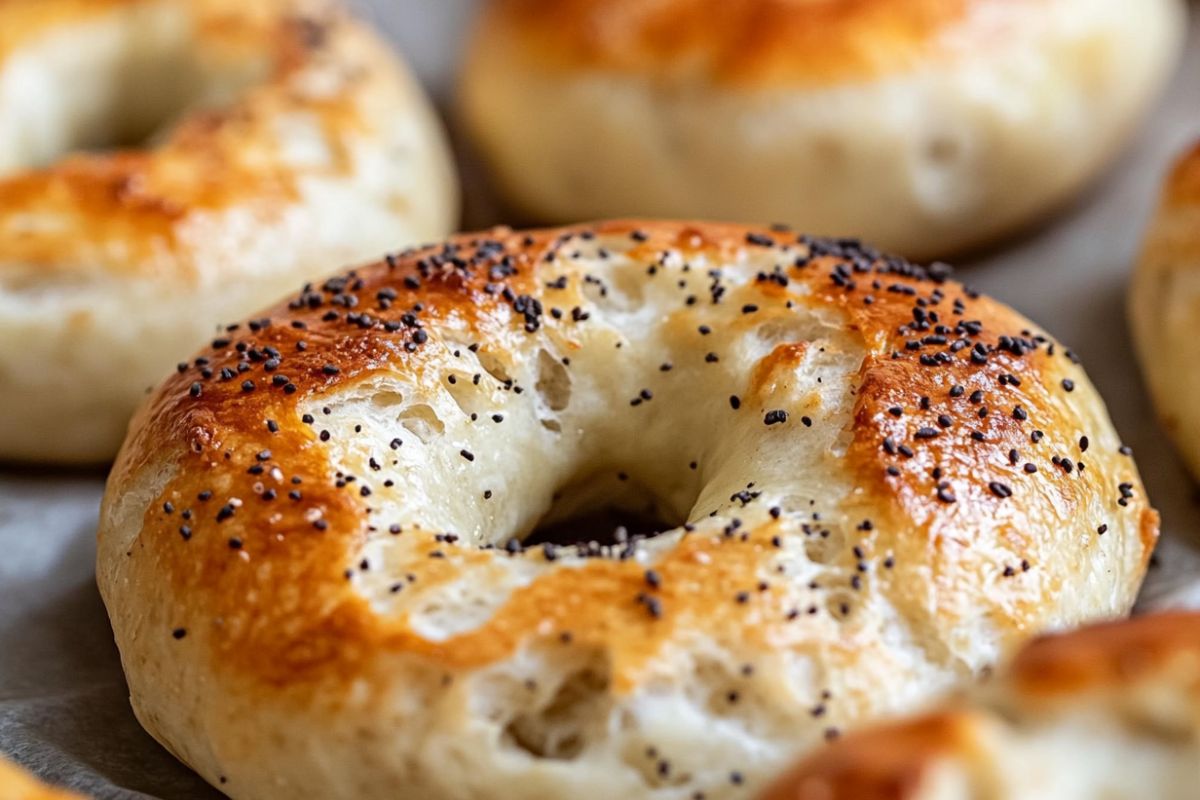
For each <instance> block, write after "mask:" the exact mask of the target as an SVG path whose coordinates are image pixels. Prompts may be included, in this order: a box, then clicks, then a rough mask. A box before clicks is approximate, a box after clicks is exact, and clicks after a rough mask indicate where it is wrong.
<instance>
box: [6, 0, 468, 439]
mask: <svg viewBox="0 0 1200 800" xmlns="http://www.w3.org/2000/svg"><path fill="white" fill-rule="evenodd" d="M167 120H173V121H172V122H170V124H169V125H167V127H165V128H164V129H163V131H162V132H161V133H159V134H156V135H155V136H154V141H153V142H152V143H151V144H150V145H148V146H145V147H135V148H133V149H121V150H117V151H114V152H108V153H81V154H72V155H67V156H65V157H61V158H60V155H61V154H63V153H66V152H68V151H73V150H75V149H77V148H80V147H87V146H91V147H95V146H103V145H113V144H121V143H125V142H133V141H137V140H140V139H141V138H142V137H144V136H146V135H149V134H150V133H151V131H153V130H154V128H155V127H156V126H157V125H160V124H164V122H165V121H167ZM56 159H57V160H56ZM456 203H457V200H456V189H455V187H454V184H453V176H452V169H451V164H450V160H449V156H448V153H447V151H446V148H445V144H444V142H443V139H442V135H441V132H440V131H439V129H438V125H437V123H436V121H435V118H434V116H433V114H432V112H431V110H430V108H429V106H428V104H427V102H426V100H425V98H424V97H423V95H422V94H421V91H420V89H419V88H418V87H417V85H416V84H415V83H414V82H413V80H412V79H411V78H410V76H409V74H408V73H407V71H406V69H405V67H404V66H403V65H402V64H401V63H400V62H399V61H398V60H397V59H396V57H395V56H394V55H393V53H392V52H391V51H390V50H389V49H388V48H387V47H386V46H385V45H384V44H383V43H382V42H381V41H379V40H378V39H377V38H376V37H375V35H374V34H373V33H371V32H370V31H369V30H368V29H366V28H365V27H363V26H362V25H360V24H359V23H357V22H355V21H353V20H351V19H349V18H347V17H346V16H344V15H343V14H342V13H341V12H340V11H339V10H337V8H336V6H334V5H331V4H329V3H323V2H303V0H297V1H296V2H290V1H286V0H269V1H268V2H259V1H258V0H255V2H245V1H244V0H111V1H109V2H83V1H82V0H15V1H12V0H10V2H4V3H0V385H3V387H4V391H3V392H0V459H27V460H55V461H98V460H102V459H107V458H110V457H112V455H113V454H114V453H115V451H116V449H117V447H118V446H119V444H120V441H121V437H122V436H123V434H124V430H125V426H126V424H127V422H128V419H129V415H130V414H131V413H132V410H133V408H134V406H135V404H136V403H137V401H138V400H139V398H140V397H141V396H142V395H143V393H144V392H145V390H146V389H147V388H148V387H150V386H151V385H153V384H154V383H155V382H157V381H158V380H160V379H161V378H162V376H163V374H165V373H166V372H167V371H168V370H169V369H170V367H171V366H172V365H173V364H174V362H175V360H176V359H177V358H178V357H180V356H182V355H184V354H186V353H188V352H189V351H191V350H192V349H194V348H195V347H198V346H199V345H200V344H201V343H202V342H203V341H205V340H206V339H208V338H211V337H212V336H213V335H214V334H215V333H216V330H215V324H216V322H217V321H218V320H219V319H220V318H221V315H233V316H241V315H243V314H248V313H250V312H251V311H252V310H253V309H255V308H257V307H260V306H262V305H263V304H264V303H267V302H269V301H270V300H272V299H273V298H275V297H278V296H279V295H280V294H282V293H283V292H284V291H286V290H287V289H288V287H291V286H293V285H295V283H296V281H298V280H300V281H302V280H304V279H305V278H307V277H311V276H313V275H314V274H315V273H317V272H318V271H319V272H324V271H326V270H328V269H329V268H330V266H331V265H334V264H339V263H350V262H355V261H359V260H361V259H364V258H367V257H374V256H375V255H377V254H378V253H380V252H383V251H384V249H385V248H387V247H391V246H395V245H396V244H397V243H406V242H412V241H420V240H429V239H433V238H437V237H439V236H441V235H443V234H444V233H446V232H447V231H448V230H449V229H450V228H451V227H452V225H453V222H454V219H455V214H456ZM224 318H225V319H229V318H230V317H229V316H225V317H224Z"/></svg>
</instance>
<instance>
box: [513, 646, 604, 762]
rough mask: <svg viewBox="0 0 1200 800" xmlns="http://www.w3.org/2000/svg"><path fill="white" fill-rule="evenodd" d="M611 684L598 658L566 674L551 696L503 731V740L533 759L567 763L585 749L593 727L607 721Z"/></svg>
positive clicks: (522, 713) (520, 715) (515, 717)
mask: <svg viewBox="0 0 1200 800" xmlns="http://www.w3.org/2000/svg"><path fill="white" fill-rule="evenodd" d="M610 683H611V680H610V675H609V670H608V667H607V665H606V663H605V662H604V661H603V660H602V659H601V658H599V657H597V658H594V659H592V660H591V661H590V662H589V663H587V664H586V665H584V666H583V667H581V668H579V669H577V670H575V671H573V672H571V673H569V674H568V675H567V676H566V677H565V678H564V679H563V681H562V682H561V683H559V685H558V687H557V688H556V689H555V690H554V692H553V694H551V695H550V696H549V698H548V699H547V700H545V701H544V702H542V703H535V704H534V707H533V708H531V709H529V710H526V711H523V712H521V713H519V714H517V715H516V716H514V717H513V718H512V719H511V720H509V722H508V724H507V725H506V726H505V727H504V738H505V740H506V741H507V742H508V743H509V744H511V745H512V746H513V747H515V748H517V749H519V750H523V751H524V752H526V753H528V754H529V755H531V756H533V757H534V758H539V759H554V760H569V759H572V758H576V757H577V756H579V754H580V753H582V752H583V751H584V749H586V747H587V744H588V739H589V735H590V734H591V733H592V731H593V730H595V729H596V726H597V723H598V722H600V721H603V720H605V719H607V717H608V714H607V708H606V706H607V698H608V692H609V685H610Z"/></svg>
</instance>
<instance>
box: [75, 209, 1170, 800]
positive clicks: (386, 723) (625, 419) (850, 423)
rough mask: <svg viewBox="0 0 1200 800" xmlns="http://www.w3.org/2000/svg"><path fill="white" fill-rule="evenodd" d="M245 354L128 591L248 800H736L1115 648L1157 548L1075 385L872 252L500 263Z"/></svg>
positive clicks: (510, 239) (145, 703) (402, 283)
mask: <svg viewBox="0 0 1200 800" xmlns="http://www.w3.org/2000/svg"><path fill="white" fill-rule="evenodd" d="M255 320H256V321H255V322H254V324H253V326H247V325H244V324H243V325H240V326H236V327H234V328H232V329H231V330H230V332H229V333H228V334H225V335H223V336H222V337H221V338H220V339H219V340H217V341H214V342H213V343H212V346H210V347H208V348H205V349H204V350H203V351H201V353H200V354H199V355H198V356H197V358H196V359H194V360H192V361H190V362H189V363H188V365H187V367H186V369H184V370H183V371H182V372H180V373H178V374H176V375H173V376H171V377H170V378H169V379H168V380H167V381H166V382H165V383H163V384H162V385H161V386H160V387H159V388H158V389H157V391H156V392H155V393H154V395H153V396H152V397H151V399H150V400H149V401H148V403H147V404H145V405H144V406H143V407H142V409H141V410H140V411H139V412H138V415H137V417H136V418H135V421H134V422H133V424H132V426H131V430H130V435H129V438H128V439H127V441H126V443H125V445H124V447H123V448H122V450H121V454H120V455H119V457H118V459H117V462H116V464H115V466H114V469H113V472H112V474H111V476H110V478H109V483H108V487H107V491H106V494H105V499H104V503H103V508H102V511H101V521H100V532H99V554H98V560H97V573H98V580H99V585H100V589H101V593H102V595H103V597H104V601H105V603H106V605H107V608H108V612H109V615H110V618H111V620H112V624H113V629H114V631H115V634H116V640H117V644H118V646H119V648H120V651H121V657H122V661H123V664H124V667H125V670H126V675H127V677H128V680H129V685H130V691H131V695H132V704H133V708H134V710H135V711H136V713H137V715H138V718H139V719H140V720H141V722H142V724H143V725H144V726H145V727H146V729H147V730H148V731H149V732H150V733H151V734H152V735H154V736H155V737H156V738H157V739H158V740H159V741H160V742H162V743H163V744H164V745H165V746H166V747H167V748H168V749H169V750H170V751H171V752H173V753H174V754H175V755H177V756H178V757H179V758H180V759H182V760H183V761H185V762H186V763H187V764H189V765H190V766H191V767H192V768H194V769H195V770H196V771H197V772H199V773H200V774H201V775H202V776H203V777H204V778H206V779H207V780H209V781H211V782H212V783H213V784H214V785H217V786H219V787H220V789H221V790H222V791H223V792H225V793H226V794H228V795H230V796H231V797H235V798H268V797H282V796H287V797H293V798H310V797H311V798H339V797H355V798H360V797H391V796H395V795H396V794H398V793H400V792H403V793H404V794H405V796H407V797H414V798H418V797H419V798H459V797H492V798H535V797H538V798H541V797H573V798H593V797H595V798H612V797H656V798H688V797H692V796H693V795H694V793H695V792H703V793H705V794H706V796H708V797H710V798H715V797H723V796H726V795H728V794H730V793H733V794H739V793H742V792H744V791H746V790H747V789H748V788H749V787H753V786H755V785H758V783H759V781H760V780H761V779H762V777H763V776H764V775H770V774H772V773H773V772H774V771H775V770H777V769H778V768H779V767H780V766H781V765H782V764H783V763H784V761H785V760H786V759H787V758H788V757H789V756H790V755H791V754H792V753H794V752H795V751H796V750H797V749H799V748H803V747H806V746H810V745H812V744H814V743H816V742H819V741H820V740H821V739H822V738H823V737H826V736H834V735H836V733H837V731H839V730H840V729H841V728H842V727H843V726H846V725H852V724H854V723H855V722H857V721H859V720H860V719H863V718H866V717H868V716H871V715H874V714H879V713H883V712H888V711H896V710H899V709H903V708H907V707H909V706H911V705H913V704H914V703H916V702H917V701H919V700H921V699H923V698H925V697H926V696H928V695H930V694H932V693H934V692H937V691H940V690H942V689H944V688H946V687H948V686H950V685H953V684H955V683H957V682H959V681H962V680H965V679H967V678H969V677H970V676H972V675H974V674H976V673H978V672H980V671H981V670H984V669H986V668H988V667H989V666H990V665H991V664H993V663H994V662H996V661H997V660H999V659H1001V658H1003V657H1004V656H1005V654H1007V653H1008V652H1010V651H1011V650H1012V649H1013V648H1015V647H1016V646H1017V645H1018V644H1020V643H1021V642H1022V641H1023V640H1025V639H1026V638H1027V637H1029V636H1031V635H1033V634H1034V633H1037V632H1039V631H1043V630H1047V629H1055V628H1060V627H1064V626H1070V625H1075V624H1077V623H1080V622H1083V621H1086V620H1091V619H1096V618H1108V617H1113V616H1117V615H1121V614H1124V613H1126V612H1127V611H1128V610H1129V608H1130V605H1131V604H1132V602H1133V600H1134V596H1135V594H1136V591H1137V588H1138V585H1139V583H1140V581H1141V579H1142V577H1143V574H1144V570H1145V567H1146V563H1147V559H1148V557H1149V554H1150V551H1151V549H1152V547H1153V545H1154V542H1155V538H1156V536H1157V515H1156V514H1155V512H1154V511H1153V510H1152V509H1151V508H1150V507H1149V505H1148V504H1147V501H1146V498H1145V495H1144V492H1143V490H1142V487H1141V484H1140V482H1139V478H1138V474H1137V470H1136V467H1135V464H1134V462H1133V460H1132V459H1131V458H1130V457H1129V455H1128V454H1127V453H1128V451H1125V450H1124V449H1123V448H1122V446H1121V444H1120V442H1119V440H1118V438H1117V434H1116V433H1115V432H1114V430H1113V428H1112V425H1111V423H1110V421H1109V419H1108V417H1107V415H1106V412H1105V410H1104V406H1103V403H1102V401H1101V400H1100V398H1099V397H1098V396H1097V395H1096V393H1095V391H1094V389H1093V388H1092V386H1091V384H1090V383H1089V382H1088V380H1087V378H1086V376H1085V374H1084V372H1083V370H1082V369H1081V368H1080V367H1079V366H1078V365H1077V364H1076V363H1075V361H1074V360H1073V358H1072V356H1071V354H1070V352H1069V351H1068V350H1065V349H1063V348H1062V347H1061V346H1060V345H1058V344H1056V343H1055V342H1053V341H1052V340H1051V339H1049V338H1048V337H1046V336H1045V335H1044V334H1041V333H1039V332H1038V331H1037V329H1036V328H1035V327H1034V326H1033V324H1032V323H1030V322H1029V321H1028V320H1026V319H1024V318H1023V317H1021V316H1020V315H1018V314H1017V313H1016V312H1014V311H1012V310H1011V309H1009V308H1007V307H1005V306H1003V305H1001V304H1000V303H997V302H995V301H993V300H990V299H987V298H985V297H981V296H979V295H978V294H976V293H974V292H971V291H969V290H966V289H964V288H963V287H962V286H960V285H958V284H956V283H954V282H952V281H950V280H948V279H947V277H946V272H945V270H944V269H943V268H942V267H934V268H930V269H925V268H922V267H917V266H913V265H911V264H909V263H907V262H904V261H902V260H899V259H893V258H888V257H885V256H881V255H879V254H878V253H876V252H875V251H873V250H871V249H869V248H866V247H863V246H861V245H858V244H857V243H855V242H851V241H830V240H817V239H811V238H809V237H806V236H798V235H796V234H794V233H789V232H786V231H783V230H773V229H762V228H745V227H740V226H734V225H712V224H701V223H694V224H693V223H674V222H645V223H641V222H636V221H632V222H611V223H603V224H599V225H591V226H579V227H573V228H567V229H554V230H547V231H535V232H530V233H521V232H512V231H510V230H507V229H498V230H493V231H490V232H487V233H480V234H473V235H463V236H459V237H456V238H454V239H451V240H450V241H449V242H447V243H445V244H442V245H438V246H434V247H429V248H424V249H419V250H410V251H406V252H403V253H400V254H399V255H393V256H391V257H389V258H388V259H386V260H385V261H384V262H382V263H377V264H374V265H372V266H367V267H364V268H362V269H358V270H354V271H351V272H349V273H346V274H343V275H339V276H337V277H334V278H331V279H329V280H327V281H325V282H324V283H321V284H317V285H312V286H308V287H305V288H304V290H303V291H302V292H300V293H299V294H296V295H294V296H293V297H292V298H291V299H290V300H289V301H287V302H286V303H284V304H281V305H278V306H276V307H275V308H273V309H271V310H269V311H266V312H264V313H262V314H260V315H258V316H257V317H255ZM206 370H212V374H211V376H209V377H206V375H208V374H209V373H208V372H207V371H206ZM223 371H224V372H225V374H226V375H227V376H230V377H229V378H228V379H222V377H221V374H222V372H223ZM604 507H616V508H618V509H623V510H624V513H627V514H633V513H639V514H642V515H649V516H650V517H651V518H652V519H653V522H654V526H655V527H657V530H658V532H657V533H653V535H648V536H645V537H639V536H637V535H635V534H636V529H635V530H634V532H632V533H631V532H628V531H622V530H617V531H616V532H615V533H609V535H608V536H607V538H604V539H601V538H593V537H592V536H591V534H589V533H587V532H586V530H585V529H583V528H581V524H582V523H580V522H579V517H580V515H581V514H583V513H584V512H587V511H594V510H597V509H601V508H604ZM651 532H653V528H652V529H651Z"/></svg>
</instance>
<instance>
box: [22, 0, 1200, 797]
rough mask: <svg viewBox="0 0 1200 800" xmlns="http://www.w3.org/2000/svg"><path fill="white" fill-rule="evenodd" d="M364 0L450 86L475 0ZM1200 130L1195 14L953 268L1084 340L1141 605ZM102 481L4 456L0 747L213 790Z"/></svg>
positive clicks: (1187, 532) (1164, 591)
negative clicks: (152, 653) (117, 545)
mask: <svg viewBox="0 0 1200 800" xmlns="http://www.w3.org/2000/svg"><path fill="white" fill-rule="evenodd" d="M248 1H250V0H248ZM363 1H364V2H368V0H363ZM369 5H370V6H371V8H369V9H368V13H370V14H372V16H373V18H374V19H375V21H376V22H377V23H378V24H379V25H380V26H381V27H383V28H384V29H386V30H387V31H388V32H389V33H390V34H391V35H392V36H393V37H394V38H395V39H396V40H397V41H398V42H399V43H400V46H401V47H402V48H403V49H404V51H405V52H406V53H407V54H408V55H409V57H410V58H411V59H412V60H413V61H414V63H415V64H416V65H417V68H418V71H419V72H420V74H421V75H422V77H423V78H424V79H425V80H426V81H427V82H428V83H429V84H430V85H431V86H433V87H435V89H436V90H437V91H438V92H439V93H443V94H444V92H445V90H446V88H447V87H448V86H449V83H450V79H451V76H452V71H453V65H454V63H456V60H457V55H458V48H459V45H458V44H457V43H456V42H457V36H456V31H457V30H459V28H460V26H461V25H462V24H463V22H464V21H465V20H466V19H467V17H468V16H469V12H470V9H471V6H472V2H471V0H392V1H391V2H389V0H369ZM1197 135H1200V21H1193V24H1192V29H1191V47H1190V49H1189V53H1188V57H1187V60H1186V62H1185V63H1184V64H1183V65H1182V67H1181V69H1180V72H1179V74H1178V76H1177V79H1176V80H1175V82H1174V84H1173V86H1172V88H1171V91H1170V93H1169V96H1168V98H1167V99H1166V102H1164V104H1163V106H1162V108H1160V109H1159V111H1158V112H1157V113H1156V114H1155V116H1154V118H1153V119H1152V120H1151V121H1150V123H1149V124H1148V125H1146V126H1145V128H1144V129H1143V133H1142V135H1141V136H1140V137H1139V139H1138V141H1137V142H1136V143H1135V145H1134V147H1133V148H1131V150H1130V151H1129V152H1128V153H1126V155H1125V157H1124V158H1123V159H1122V160H1121V162H1120V163H1119V164H1118V165H1117V168H1116V169H1115V170H1114V171H1113V172H1112V173H1111V174H1110V175H1109V176H1108V177H1107V178H1106V179H1105V180H1104V181H1102V182H1101V183H1100V184H1099V185H1097V186H1095V187H1094V188H1093V190H1092V191H1091V192H1089V193H1088V195H1087V197H1086V198H1085V199H1084V200H1082V201H1081V202H1079V203H1078V204H1076V205H1075V206H1074V207H1073V208H1071V209H1068V210H1066V211H1065V212H1063V213H1062V214H1060V215H1059V216H1058V217H1057V218H1055V219H1054V220H1052V221H1051V222H1050V223H1049V224H1047V225H1046V226H1045V227H1043V228H1042V229H1040V230H1038V231H1034V232H1032V233H1030V234H1028V235H1026V236H1025V237H1023V238H1021V239H1019V240H1017V241H1015V242H1011V243H1009V245H1008V246H1007V247H1005V248H1004V249H1001V250H997V251H995V252H993V253H991V254H988V255H986V256H984V257H982V258H979V259H977V260H976V261H975V263H973V264H970V265H968V266H965V267H963V268H962V270H961V272H960V275H959V277H960V278H962V279H963V280H965V281H966V282H968V283H970V284H972V285H974V286H976V287H977V288H980V289H982V290H984V291H987V292H989V293H991V294H994V295H996V296H997V297H1000V298H1002V299H1004V300H1006V301H1008V302H1009V303H1011V304H1012V305H1014V306H1016V307H1017V308H1019V309H1020V310H1021V311H1023V312H1025V313H1026V314H1028V315H1029V316H1030V317H1032V318H1033V319H1035V320H1037V321H1038V322H1039V323H1041V324H1042V325H1043V326H1044V327H1045V328H1046V329H1048V330H1049V331H1050V332H1052V333H1053V334H1055V335H1056V336H1058V337H1059V338H1061V339H1062V340H1064V341H1065V342H1067V343H1068V344H1069V345H1071V346H1072V347H1074V349H1075V350H1076V351H1077V352H1079V353H1080V355H1082V356H1083V359H1084V362H1085V365H1086V366H1087V368H1088V371H1089V373H1090V374H1091V376H1092V378H1093V380H1094V381H1095V382H1096V384H1097V386H1099V388H1100V391H1101V392H1102V393H1103V395H1104V396H1105V398H1106V399H1107V400H1108V404H1109V409H1110V410H1111V412H1112V415H1113V418H1114V419H1115V420H1116V422H1117V426H1118V428H1119V429H1120V430H1121V432H1122V434H1123V435H1124V437H1125V439H1126V441H1127V442H1128V443H1130V444H1132V445H1133V446H1134V449H1135V452H1136V454H1137V456H1138V463H1139V465H1140V466H1141V468H1142V472H1143V475H1144V477H1145V479H1146V483H1147V485H1148V487H1149V490H1150V494H1151V496H1152V498H1153V500H1154V501H1155V503H1156V504H1157V505H1158V507H1159V508H1160V509H1161V511H1162V513H1163V520H1164V530H1165V537H1164V541H1163V543H1162V545H1161V547H1160V550H1159V553H1160V555H1159V562H1160V566H1158V567H1157V568H1156V569H1155V570H1154V571H1153V573H1152V576H1151V578H1150V581H1149V582H1148V584H1147V588H1146V591H1145V593H1144V600H1143V603H1144V605H1146V606H1157V605H1160V604H1163V603H1179V602H1189V601H1191V602H1195V601H1200V588H1196V589H1195V590H1194V591H1193V587H1200V582H1197V581H1194V580H1193V579H1192V578H1191V576H1200V537H1197V531H1198V530H1200V528H1198V526H1197V522H1198V521H1200V509H1198V508H1197V506H1196V505H1195V503H1194V502H1193V492H1194V488H1193V485H1192V483H1191V482H1190V481H1189V480H1188V479H1187V478H1186V476H1185V475H1184V473H1183V471H1182V469H1181V468H1180V466H1179V462H1178V460H1177V459H1176V458H1175V457H1174V455H1173V454H1172V453H1171V451H1170V448H1169V445H1168V443H1167V441H1166V439H1165V438H1164V437H1163V435H1162V434H1161V432H1160V431H1159V430H1158V429H1157V427H1156V426H1155V424H1154V421H1153V418H1152V416H1151V414H1150V410H1149V406H1148V403H1147V401H1146V399H1145V396H1144V394H1143V390H1142V385H1141V381H1140V378H1139V375H1138V372H1137V369H1136V364H1135V363H1134V360H1133V355H1132V352H1131V349H1130V343H1129V336H1128V332H1127V328H1126V325H1125V314H1124V287H1125V284H1126V279H1127V274H1128V269H1129V264H1130V263H1131V261H1132V259H1133V257H1134V253H1135V252H1136V250H1137V247H1138V244H1139V240H1140V237H1141V232H1142V230H1143V226H1144V222H1145V220H1146V218H1147V216H1148V215H1149V213H1150V211H1151V209H1152V207H1153V203H1154V198H1155V196H1156V193H1157V188H1158V184H1159V181H1160V178H1161V175H1162V172H1163V170H1164V169H1165V167H1166V165H1167V164H1168V163H1169V161H1170V159H1171V157H1172V155H1173V154H1175V153H1177V152H1178V151H1179V150H1180V149H1181V148H1182V147H1183V146H1184V144H1185V143H1187V142H1188V141H1190V139H1191V138H1192V137H1194V136H1197ZM471 222H472V223H473V224H480V223H483V222H490V220H482V219H479V218H476V219H473V220H471ZM0 388H2V387H0ZM102 488H103V476H102V475H101V474H99V473H73V474H62V473H55V472H52V471H41V472H38V473H36V474H33V473H31V472H30V471H29V470H19V469H12V468H10V469H8V470H7V471H5V470H3V469H2V468H0V752H4V753H7V754H9V755H12V756H15V757H16V759H17V760H18V761H21V762H23V763H25V764H27V765H31V766H34V767H35V768H36V770H37V771H38V772H40V773H41V774H42V775H44V776H46V777H48V778H50V779H52V780H53V781H55V782H57V783H62V784H65V785H68V786H71V787H74V788H76V789H79V790H82V791H84V792H86V793H88V794H90V795H92V796H95V797H101V798H114V799H115V798H136V797H163V798H172V799H173V798H209V797H219V796H220V795H218V794H217V793H216V792H215V791H214V790H212V789H210V788H208V787H207V786H206V785H205V784H204V783H203V782H201V781H200V780H199V779H198V778H196V777H195V776H194V775H192V774H191V773H190V772H189V771H188V770H186V769H185V768H183V767H182V766H180V765H179V764H177V763H176V762H175V761H174V759H172V758H171V757H170V756H169V755H168V754H167V753H166V751H164V750H162V749H161V748H159V747H158V746H157V745H156V744H155V743H154V742H153V741H152V740H151V739H150V738H149V737H148V736H147V735H146V734H145V733H143V732H142V731H141V729H140V728H139V727H138V725H137V723H136V721H135V720H134V719H133V715H132V713H131V712H130V710H129V707H128V702H127V699H126V690H125V684H124V680H123V678H122V676H121V670H120V665H119V664H118V661H117V654H116V650H115V648H114V647H113V645H112V639H111V634H110V631H109V628H108V622H107V620H106V618H105V614H104V609H103V607H102V606H101V603H100V598H99V595H98V594H97V592H96V589H95V585H94V582H93V578H92V559H93V557H94V554H95V544H94V529H95V518H96V506H97V504H98V502H99V498H100V494H101V491H102ZM1196 604H1198V605H1200V603H1196Z"/></svg>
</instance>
